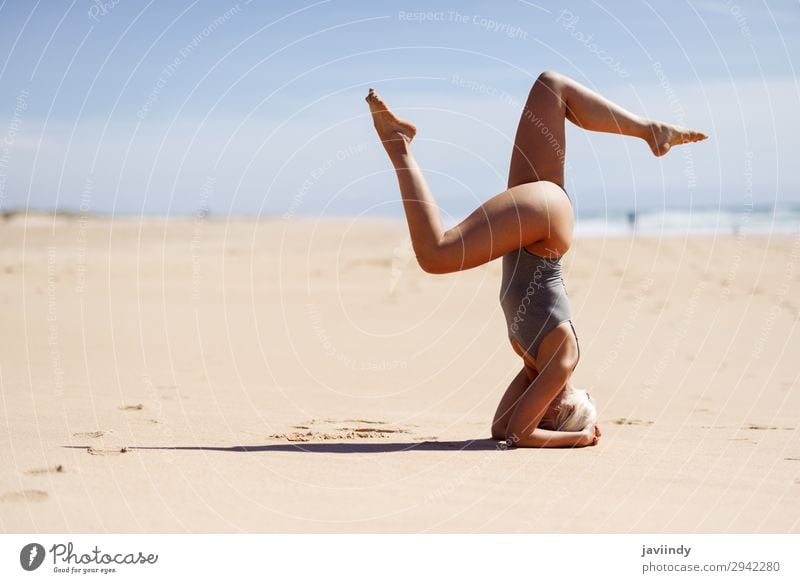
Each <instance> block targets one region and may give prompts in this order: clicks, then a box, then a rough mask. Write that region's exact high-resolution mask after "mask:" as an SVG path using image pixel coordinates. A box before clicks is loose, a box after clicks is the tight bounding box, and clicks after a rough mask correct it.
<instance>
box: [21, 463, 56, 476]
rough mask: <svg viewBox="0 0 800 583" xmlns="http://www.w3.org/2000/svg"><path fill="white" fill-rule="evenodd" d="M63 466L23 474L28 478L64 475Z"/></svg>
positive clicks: (37, 469)
mask: <svg viewBox="0 0 800 583" xmlns="http://www.w3.org/2000/svg"><path fill="white" fill-rule="evenodd" d="M64 471H65V470H64V466H62V465H61V464H58V465H57V466H53V467H52V468H36V469H33V470H28V471H27V472H25V473H26V474H28V475H29V476H41V475H44V474H63V473H64Z"/></svg>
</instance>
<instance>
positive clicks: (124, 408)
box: [119, 403, 144, 411]
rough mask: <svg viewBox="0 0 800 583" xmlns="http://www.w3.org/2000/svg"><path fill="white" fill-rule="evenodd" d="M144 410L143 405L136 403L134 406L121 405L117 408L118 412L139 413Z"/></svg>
mask: <svg viewBox="0 0 800 583" xmlns="http://www.w3.org/2000/svg"><path fill="white" fill-rule="evenodd" d="M142 409H144V405H142V404H141V403H138V404H136V405H123V406H122V407H120V408H119V410H120V411H141V410H142Z"/></svg>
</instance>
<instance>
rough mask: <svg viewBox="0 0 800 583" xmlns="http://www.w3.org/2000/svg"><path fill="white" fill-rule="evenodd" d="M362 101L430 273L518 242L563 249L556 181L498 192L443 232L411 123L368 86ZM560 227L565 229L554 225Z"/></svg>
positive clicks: (568, 216)
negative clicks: (414, 149)
mask: <svg viewBox="0 0 800 583" xmlns="http://www.w3.org/2000/svg"><path fill="white" fill-rule="evenodd" d="M367 103H368V104H369V107H370V110H371V112H372V118H373V121H374V124H375V129H376V131H377V132H378V135H379V136H380V138H381V140H382V142H383V145H384V147H385V149H386V153H387V154H388V155H389V159H390V160H391V162H392V165H393V166H394V168H395V172H396V174H397V181H398V184H399V186H400V194H401V196H402V199H403V209H404V210H405V214H406V219H407V222H408V229H409V233H410V235H411V243H412V245H413V247H414V252H415V254H416V256H417V261H418V262H419V264H420V266H421V267H422V268H423V269H424V270H425V271H428V272H430V273H449V272H453V271H461V270H464V269H470V268H472V267H475V266H477V265H481V264H483V263H486V262H487V261H491V260H492V259H495V258H497V257H500V256H501V255H505V254H506V253H510V252H511V251H514V250H516V249H519V248H520V247H523V246H528V245H532V244H535V243H537V242H540V243H541V245H540V246H541V248H543V249H554V250H555V252H556V254H560V252H559V251H561V252H563V249H559V245H561V246H562V247H563V241H562V239H563V237H560V235H561V234H562V232H566V231H567V230H570V231H571V226H572V223H571V221H572V211H571V209H570V208H569V206H568V203H566V201H565V200H564V193H563V191H562V190H561V189H560V188H559V187H558V186H556V185H554V184H551V183H547V182H542V183H539V184H534V185H530V184H528V185H522V186H519V187H517V188H514V189H509V190H507V191H504V192H502V193H500V194H498V195H496V196H494V197H492V198H490V199H489V200H488V201H486V202H485V203H484V204H482V205H481V206H480V207H478V208H477V209H476V210H475V211H474V212H473V213H472V214H470V216H468V217H467V218H466V219H464V221H462V222H461V223H460V224H458V225H456V226H455V227H453V228H452V229H449V230H445V229H444V226H443V224H442V219H441V215H440V213H439V208H438V206H437V204H436V201H435V200H434V198H433V194H432V193H431V191H430V189H429V188H428V184H427V182H426V181H425V177H424V176H423V174H422V171H421V170H420V168H419V166H418V165H417V161H416V160H415V158H414V155H413V154H412V152H411V140H412V139H413V137H414V135H415V134H416V128H415V127H414V126H413V124H411V123H409V122H406V121H403V120H401V119H398V118H397V117H396V116H395V115H394V114H393V113H392V112H391V111H389V109H388V106H387V105H386V104H385V103H384V102H383V101H382V100H381V99H380V97H378V95H377V94H376V93H375V92H374V91H372V90H370V94H369V95H368V96H367ZM560 225H566V226H567V227H569V229H567V228H560Z"/></svg>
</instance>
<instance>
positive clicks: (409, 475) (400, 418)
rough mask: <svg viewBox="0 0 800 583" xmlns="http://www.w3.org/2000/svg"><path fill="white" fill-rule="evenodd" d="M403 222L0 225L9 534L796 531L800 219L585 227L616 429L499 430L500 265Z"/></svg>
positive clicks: (592, 341)
mask: <svg viewBox="0 0 800 583" xmlns="http://www.w3.org/2000/svg"><path fill="white" fill-rule="evenodd" d="M405 237H406V232H405V226H404V225H403V223H402V222H399V221H391V220H378V219H369V220H366V219H358V220H356V219H354V220H350V219H327V220H325V221H313V220H307V219H296V218H288V219H283V218H280V217H277V218H272V219H262V220H259V221H255V220H244V219H231V220H211V219H209V218H205V217H197V218H195V219H192V218H188V219H180V220H167V219H153V218H150V219H145V220H140V219H139V218H118V219H114V220H111V219H108V218H96V217H95V218H92V217H78V216H74V217H58V218H55V219H54V218H53V217H52V216H49V215H29V216H27V217H24V216H19V215H17V216H10V217H6V218H5V220H2V221H0V241H2V245H0V305H2V308H3V309H2V316H0V318H1V319H0V329H2V334H0V389H1V393H2V400H0V408H1V409H0V419H2V424H0V530H2V531H3V532H76V533H77V532H132V533H138V532H589V533H593V532H712V533H718V532H758V533H762V532H777V533H787V532H798V531H800V512H799V511H798V510H800V431H798V424H800V419H799V418H798V412H799V411H800V378H799V373H798V371H800V361H799V360H798V358H800V330H798V319H799V318H800V299H799V298H800V238H798V237H795V238H792V237H788V236H783V237H772V238H770V237H766V236H760V237H756V236H747V237H738V238H737V237H734V236H728V237H716V238H713V237H691V238H669V239H656V238H642V237H638V238H633V237H629V238H621V239H608V240H602V239H580V240H578V241H577V242H576V243H575V245H574V246H573V249H572V251H571V253H570V255H569V256H568V260H567V262H566V278H567V285H568V289H569V293H570V297H571V299H572V302H573V309H574V314H575V324H576V328H577V331H578V334H579V337H580V343H581V350H582V358H581V362H580V364H579V366H578V369H577V371H576V374H575V381H576V384H577V385H578V386H582V387H586V388H588V389H589V390H590V391H591V394H592V397H593V398H594V399H595V400H596V401H597V402H598V404H599V407H600V422H601V427H602V429H603V432H604V437H603V439H602V441H601V443H600V445H599V446H597V447H594V448H585V449H578V450H534V449H514V450H508V451H504V450H502V449H500V448H498V445H497V443H495V442H493V441H491V440H489V439H488V436H489V424H490V421H491V418H492V414H493V412H494V409H495V406H496V404H497V401H498V400H499V399H500V396H501V394H502V392H503V390H504V389H505V387H506V385H507V384H508V382H509V381H510V380H511V379H512V378H513V377H514V375H515V374H516V373H517V371H518V370H519V368H520V361H519V358H518V357H517V356H516V355H515V354H514V353H513V351H512V350H511V347H510V345H509V344H508V341H507V339H506V336H505V325H504V322H503V317H502V313H501V311H500V308H499V304H498V301H497V295H498V290H499V270H500V264H499V262H493V263H491V264H489V265H485V266H482V267H480V268H477V269H474V270H472V271H469V272H465V273H460V274H455V275H447V276H431V275H427V274H425V273H423V272H422V271H421V270H420V269H419V267H418V266H417V265H416V263H415V261H414V258H413V254H412V253H411V252H410V248H409V246H408V243H407V240H406V238H405Z"/></svg>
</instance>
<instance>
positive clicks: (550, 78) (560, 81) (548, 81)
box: [533, 71, 565, 94]
mask: <svg viewBox="0 0 800 583" xmlns="http://www.w3.org/2000/svg"><path fill="white" fill-rule="evenodd" d="M564 79H565V77H564V76H563V75H562V74H561V73H556V72H555V71H542V72H541V73H540V74H539V76H538V77H537V78H536V82H535V83H534V84H533V88H534V89H535V88H536V86H537V85H538V86H541V87H545V88H546V89H548V90H549V91H550V92H551V93H555V94H560V93H561V90H562V89H563V87H564Z"/></svg>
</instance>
